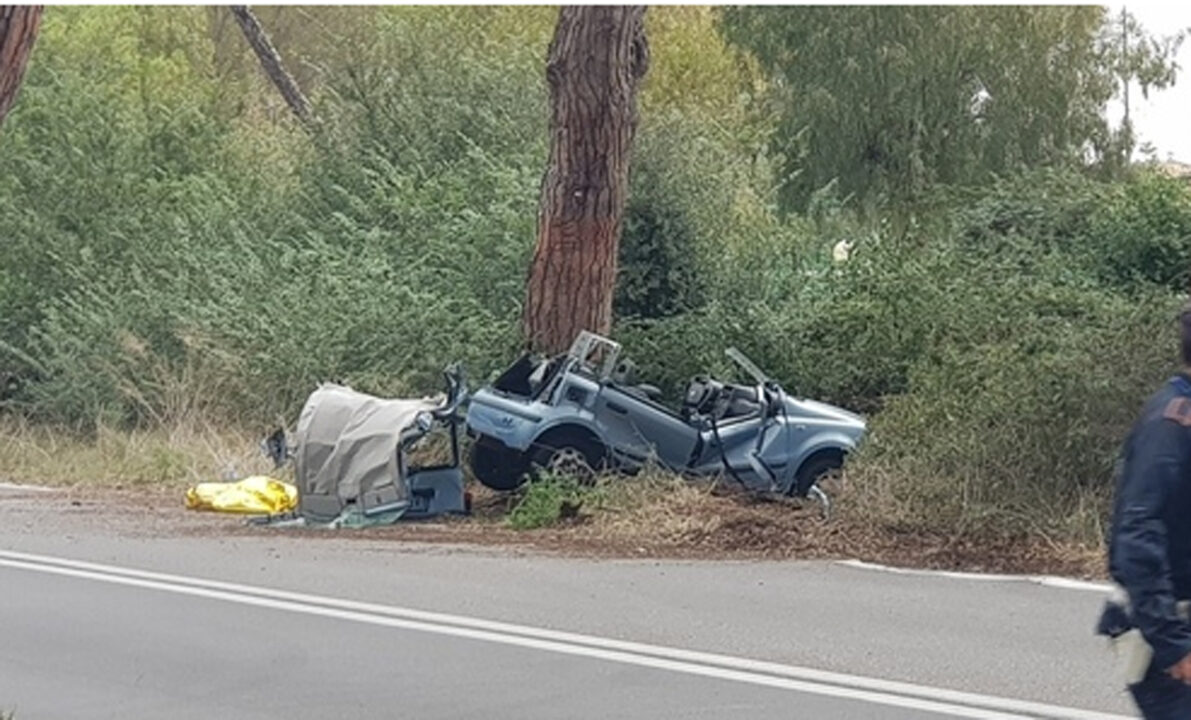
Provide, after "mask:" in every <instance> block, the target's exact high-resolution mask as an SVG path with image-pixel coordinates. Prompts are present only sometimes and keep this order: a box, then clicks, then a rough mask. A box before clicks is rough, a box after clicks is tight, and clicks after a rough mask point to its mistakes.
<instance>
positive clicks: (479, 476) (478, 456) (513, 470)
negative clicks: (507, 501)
mask: <svg viewBox="0 0 1191 720" xmlns="http://www.w3.org/2000/svg"><path fill="white" fill-rule="evenodd" d="M470 465H471V472H472V474H473V475H475V477H476V480H478V481H480V484H481V485H483V486H484V487H487V488H491V489H493V490H500V491H502V492H503V491H508V490H516V489H517V488H519V487H521V485H522V484H523V483H524V482H525V475H526V473H527V472H528V471H529V463H528V462H527V461H526V459H525V456H524V455H522V454H521V453H519V452H517V451H516V450H513V449H512V448H509V447H506V446H505V445H504V444H503V443H501V442H499V441H497V440H493V439H491V438H487V437H482V438H480V439H479V440H477V441H476V442H475V443H474V444H473V445H472V446H471V458H470Z"/></svg>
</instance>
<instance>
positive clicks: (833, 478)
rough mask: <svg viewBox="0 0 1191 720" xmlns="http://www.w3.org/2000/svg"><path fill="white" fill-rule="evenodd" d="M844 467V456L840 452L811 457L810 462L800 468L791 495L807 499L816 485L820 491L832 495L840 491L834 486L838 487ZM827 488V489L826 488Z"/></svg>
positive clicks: (823, 453)
mask: <svg viewBox="0 0 1191 720" xmlns="http://www.w3.org/2000/svg"><path fill="white" fill-rule="evenodd" d="M843 467H844V456H843V453H840V452H822V453H818V454H816V455H813V456H811V458H810V459H809V460H807V461H806V462H804V463H803V464H802V467H800V468H798V474H797V475H796V476H795V479H794V486H793V487H792V488H790V491H791V494H793V495H797V496H798V497H806V496H807V495H808V494H809V493H810V491H811V488H813V487H815V486H816V485H817V486H819V488H820V490H823V491H824V492H827V493H831V492H834V491H835V490H838V488H836V487H832V486H833V485H838V482H839V479H840V473H841V471H842V470H843ZM825 486H826V487H825Z"/></svg>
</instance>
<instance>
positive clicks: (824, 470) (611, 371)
mask: <svg viewBox="0 0 1191 720" xmlns="http://www.w3.org/2000/svg"><path fill="white" fill-rule="evenodd" d="M727 355H728V357H729V358H730V359H731V360H732V361H733V362H734V363H735V365H736V366H737V368H738V369H739V370H740V371H741V373H742V375H743V377H744V378H745V381H744V382H740V383H733V382H725V381H721V380H717V379H715V378H713V377H711V376H710V375H698V376H696V377H694V378H692V379H691V381H690V383H689V384H688V385H687V388H686V393H685V395H684V396H683V398H682V399H681V402H680V403H679V404H678V407H676V408H675V407H671V406H670V405H668V404H667V403H665V402H664V401H663V400H662V398H661V392H660V391H659V390H658V389H657V388H656V387H654V386H651V385H646V384H640V383H638V382H637V381H636V378H634V377H633V375H634V374H635V370H634V365H633V364H632V363H631V362H630V361H628V360H626V359H623V358H622V357H621V346H620V345H619V344H618V343H616V342H614V341H612V340H610V339H608V338H605V337H601V336H599V335H596V334H593V333H589V332H583V333H581V334H580V335H579V337H578V338H576V340H575V341H574V343H573V344H572V346H571V348H570V350H568V351H567V352H566V353H563V354H561V355H558V356H555V357H552V358H535V357H534V356H532V355H530V354H526V355H523V356H521V357H520V358H519V359H518V360H517V361H516V362H515V363H513V365H512V366H511V367H509V368H508V369H507V370H506V371H505V372H504V373H503V374H501V375H500V377H499V378H497V379H496V381H495V382H494V383H493V384H492V385H491V386H489V387H485V388H482V389H480V390H478V391H476V393H475V394H474V395H473V396H472V397H471V403H470V406H469V408H468V411H467V420H466V422H467V428H468V433H469V434H470V435H472V436H473V437H474V438H475V442H474V443H473V444H472V450H471V457H470V464H471V468H472V471H473V473H474V474H475V476H476V479H477V480H479V481H480V482H481V483H483V484H484V485H486V486H488V487H490V488H493V489H496V490H512V489H514V488H516V487H518V486H519V485H520V484H521V483H522V482H524V481H525V479H526V477H527V475H528V474H530V473H532V472H546V473H557V474H568V475H572V476H575V475H578V476H580V477H583V476H591V475H592V474H594V473H595V472H599V471H601V470H605V469H610V470H616V471H622V472H630V473H631V472H635V471H636V470H639V469H641V468H642V467H645V466H646V465H647V464H654V465H657V466H661V467H663V468H666V469H669V470H671V471H674V472H677V473H681V474H684V475H688V476H699V477H706V476H715V475H723V476H725V477H727V478H731V479H734V480H735V481H736V482H738V483H740V484H741V485H742V486H744V487H746V488H748V489H750V490H754V491H763V492H772V493H780V494H783V495H791V496H796V497H807V496H811V497H813V498H814V499H816V500H818V501H819V502H820V503H821V504H822V506H823V510H824V512H825V513H826V512H827V510H828V508H829V507H830V502H829V500H828V498H827V496H826V493H825V492H824V491H823V489H822V487H821V486H820V481H821V480H822V479H823V478H825V477H827V476H829V475H831V474H832V473H835V472H837V471H839V470H840V469H841V468H842V466H843V463H844V459H845V457H846V456H847V455H848V453H850V452H851V451H852V450H854V449H855V448H856V446H857V444H858V443H859V442H860V440H861V438H862V437H863V435H864V433H865V429H866V426H865V421H864V419H863V418H862V417H860V416H859V415H856V414H854V413H851V412H848V411H847V410H843V409H841V408H838V407H834V406H832V405H828V404H825V403H821V402H815V401H813V400H803V399H798V398H794V397H791V396H790V395H787V394H786V392H785V391H784V390H783V389H782V386H781V385H780V384H778V383H777V382H776V381H775V380H773V379H772V378H770V377H768V376H767V375H766V374H765V373H764V372H762V371H761V370H760V369H759V368H758V367H757V366H756V365H755V364H754V363H753V362H752V361H751V360H749V359H748V358H747V357H746V356H745V355H744V353H742V352H740V351H739V350H737V349H735V348H730V349H729V350H728V351H727Z"/></svg>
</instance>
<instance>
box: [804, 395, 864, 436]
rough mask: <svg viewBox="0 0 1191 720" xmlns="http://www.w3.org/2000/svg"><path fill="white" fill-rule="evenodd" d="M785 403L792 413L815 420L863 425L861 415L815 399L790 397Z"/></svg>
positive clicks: (856, 425) (860, 426)
mask: <svg viewBox="0 0 1191 720" xmlns="http://www.w3.org/2000/svg"><path fill="white" fill-rule="evenodd" d="M786 403H787V405H788V406H789V409H790V413H791V414H792V415H797V416H799V417H805V418H810V419H816V420H830V421H833V422H838V423H843V424H845V425H851V426H853V427H856V428H860V429H863V428H864V427H865V421H864V418H863V417H861V416H860V415H857V414H856V413H853V412H849V411H847V410H844V409H843V408H840V407H836V406H835V405H828V404H827V403H823V402H819V401H817V400H802V399H796V398H791V397H787V398H786Z"/></svg>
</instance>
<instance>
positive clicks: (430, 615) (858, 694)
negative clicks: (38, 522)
mask: <svg viewBox="0 0 1191 720" xmlns="http://www.w3.org/2000/svg"><path fill="white" fill-rule="evenodd" d="M0 566H3V567H10V568H14V569H19V570H29V571H34V572H41V573H48V574H53V575H62V576H67V577H75V578H82V579H87V580H95V581H99V582H106V583H113V584H118V585H127V586H132V587H140V588H146V589H152V590H159V591H164V592H171V593H177V594H181V595H191V596H195V597H203V598H209V599H214V600H223V601H227V602H235V603H240V604H244V605H254V606H258V607H267V608H273V609H279V610H286V611H290V612H298V613H305V614H309V615H318V616H323V617H330V618H336V619H340V620H348V621H352V622H361V623H368V624H372V625H381V626H387V627H395V628H402V629H406V630H415V631H420V632H428V633H435V634H439V635H449V636H454V637H461V638H468V639H472V640H482V641H486V642H494V643H500V644H504V645H513V646H518V647H525V648H531V649H535V650H543V651H548V652H557V653H562V654H566V655H574V656H579V657H588V658H595V659H599V660H606V661H610V662H619V663H624V664H629V665H637V666H641V667H649V668H656V669H661V670H669V671H672V672H681V673H686V674H690V675H700V676H703V677H711V678H717V679H721V680H729V681H734V682H742V683H749V684H754V685H763V686H768V687H774V688H780V689H786V690H793V691H796V692H804V693H811V694H816V695H825V696H830V697H837V698H843V699H848V700H857V701H861V702H869V703H876V704H880V705H886V706H892V707H900V708H906V709H911V710H919V711H922V712H930V713H937V714H941V715H948V716H950V717H962V718H974V719H977V720H1020V719H1021V718H1047V719H1054V720H1059V719H1062V720H1125V716H1121V715H1111V714H1106V713H1098V712H1093V711H1089V710H1080V709H1075V708H1065V707H1059V706H1055V705H1046V704H1042V703H1034V702H1028V701H1023V700H1013V699H1009V698H1001V697H994V696H990V695H978V694H974V693H965V692H959V691H955V690H945V689H941V688H932V687H928V686H923V685H914V684H910V683H900V682H894V681H889V680H880V679H876V678H866V677H861V676H854V675H845V674H841V673H831V672H826V671H822V670H815V669H813V668H805V667H798V666H794V665H783V664H780V663H772V662H765V661H760V660H750V659H747V658H738V657H733V656H730V655H720V654H715V653H703V652H697V651H692V650H682V649H679V648H669V647H664V646H660V645H649V644H644V643H635V642H629V641H623V640H614V639H610V638H602V637H597V636H593V635H583V634H578V633H568V632H560V631H555V630H547V629H544V628H535V627H530V626H526V625H515V624H511V623H503V622H496V621H492V620H483V619H480V618H472V617H467V616H461V615H449V614H444V613H434V612H426V611H422V610H414V609H411V608H402V607H396V606H391V605H379V604H375V603H364V602H356V601H351V600H342V599H338V598H331V597H325V596H318V595H308V594H305V593H296V592H288V591H283V590H274V589H271V588H263V587H256V586H251V585H241V584H237V583H226V582H219V581H214V580H205V579H202V578H191V577H186V576H181V575H170V574H165V573H155V572H148V571H144V570H136V569H132V568H123V567H118V566H112V565H102V564H97V563H88V562H82V561H78V560H70V559H66V558H55V557H48V556H43V555H32V554H28V553H20V552H11V551H4V550H0Z"/></svg>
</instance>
